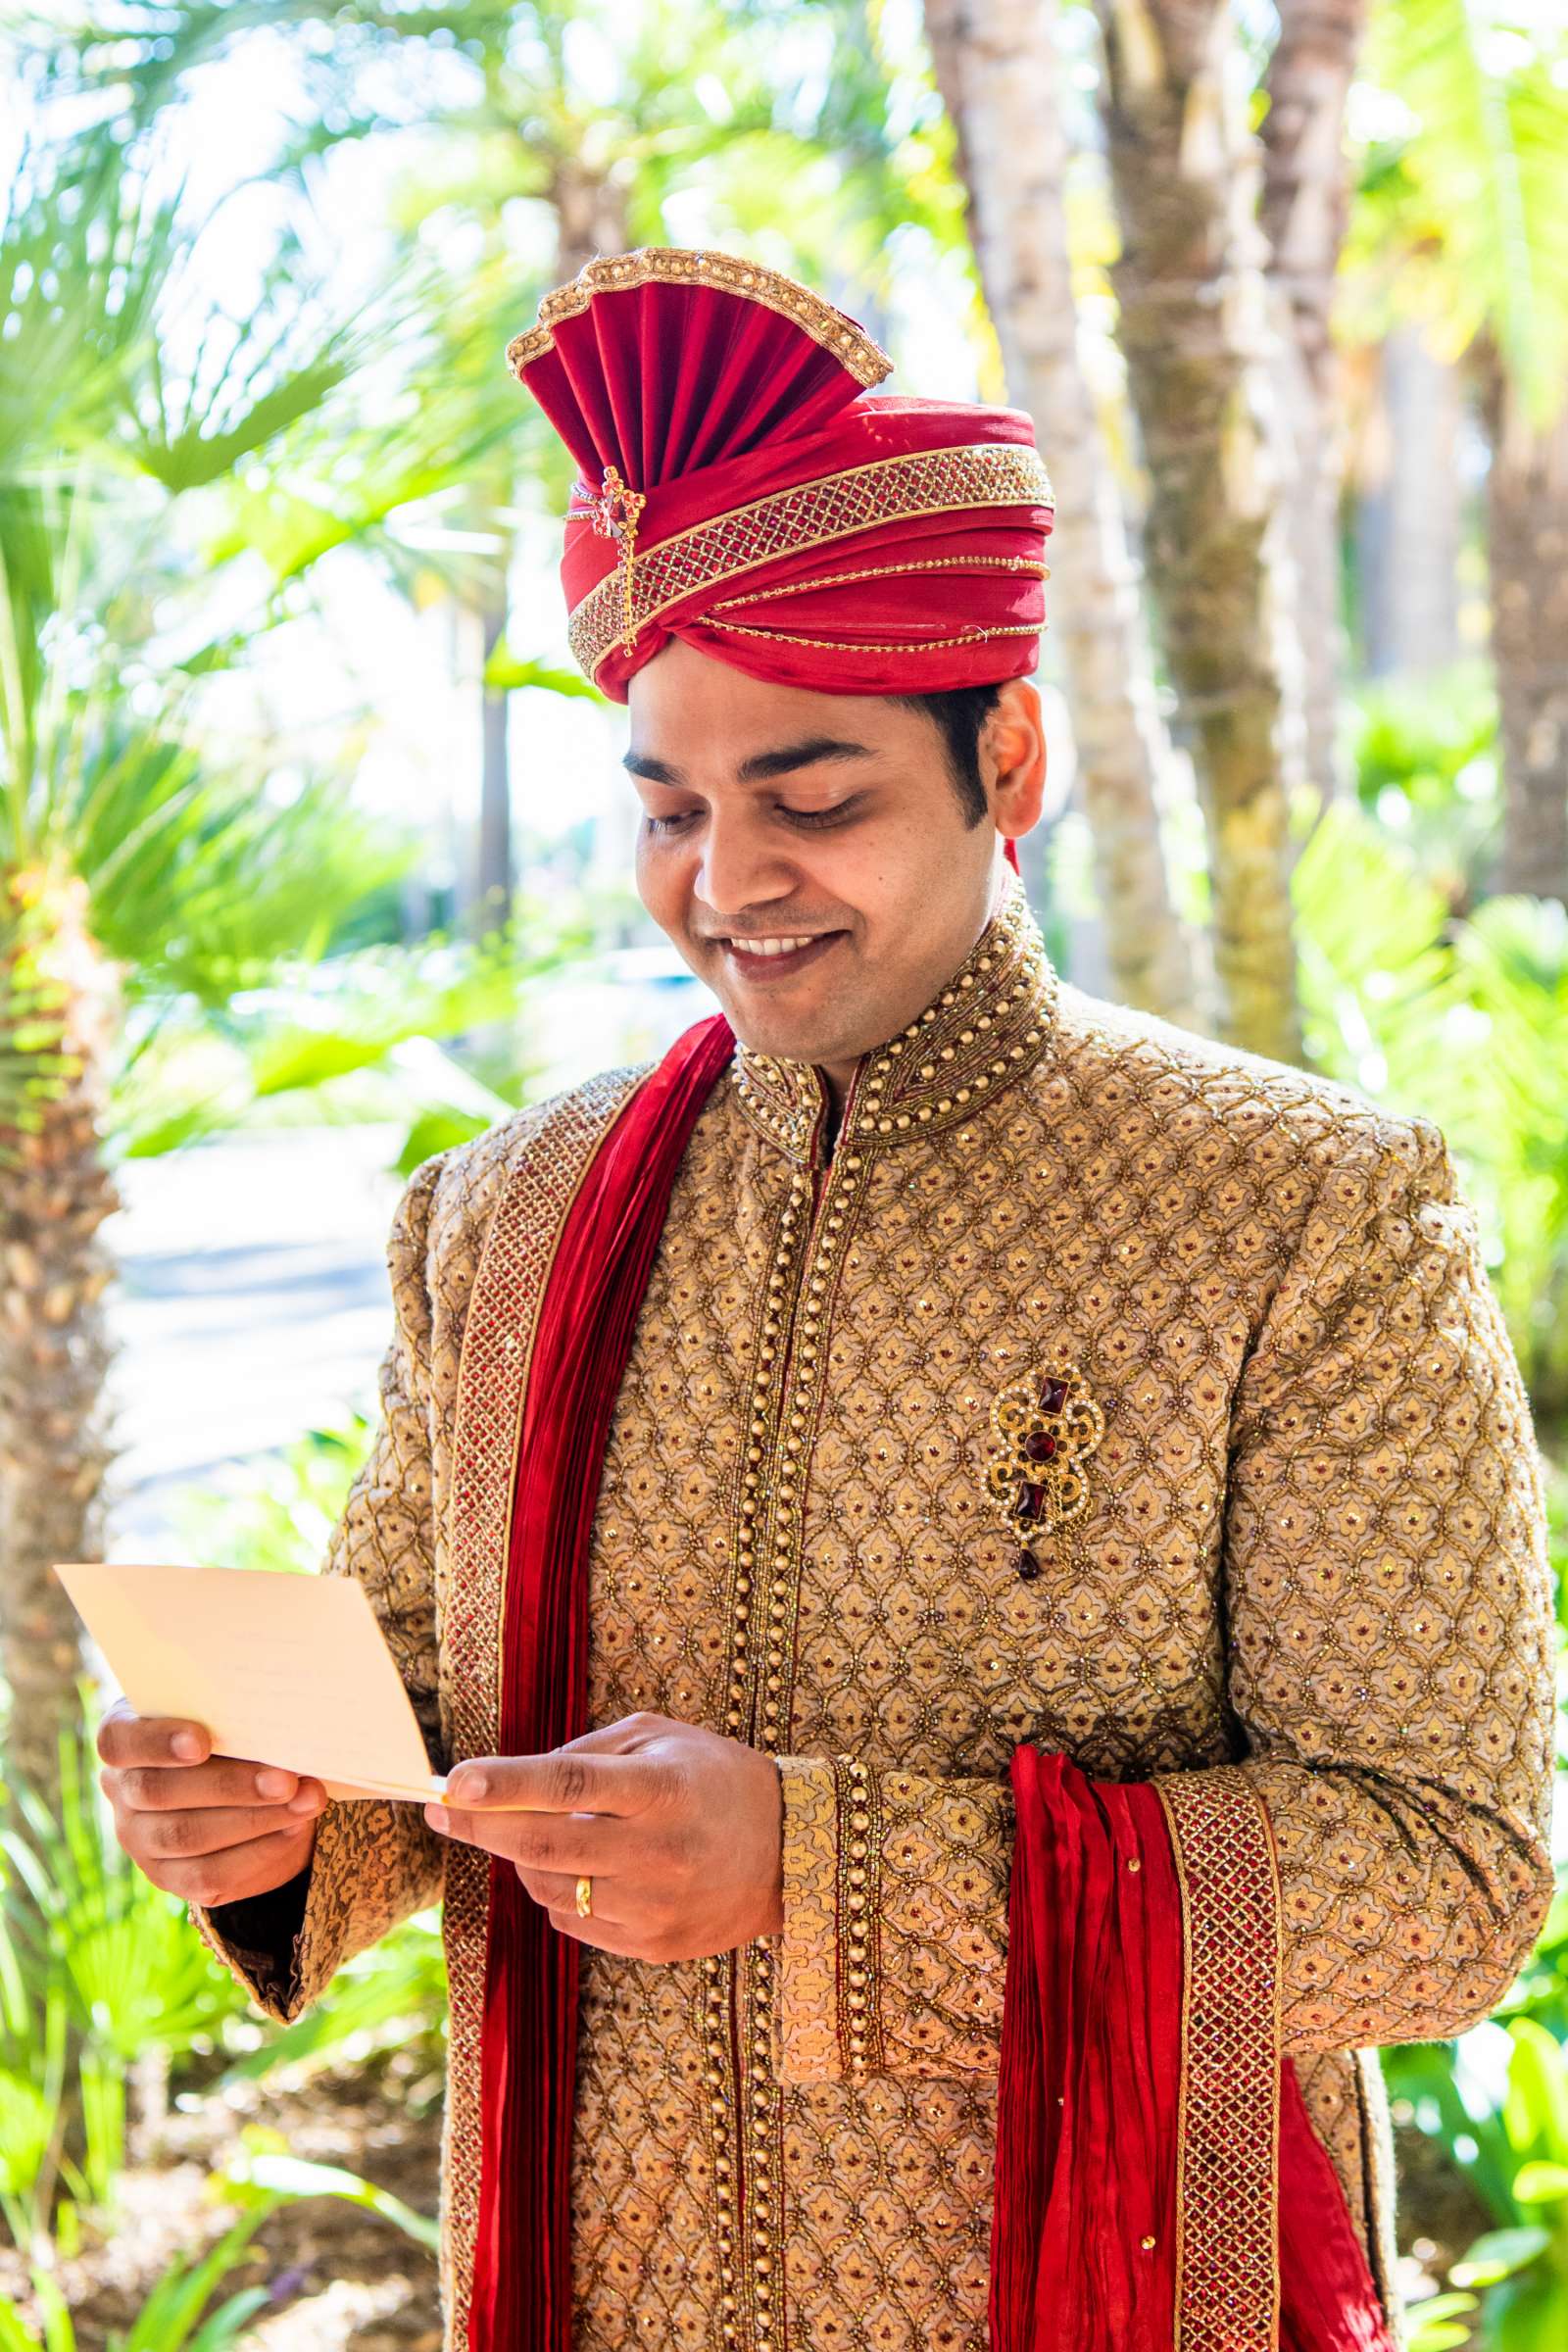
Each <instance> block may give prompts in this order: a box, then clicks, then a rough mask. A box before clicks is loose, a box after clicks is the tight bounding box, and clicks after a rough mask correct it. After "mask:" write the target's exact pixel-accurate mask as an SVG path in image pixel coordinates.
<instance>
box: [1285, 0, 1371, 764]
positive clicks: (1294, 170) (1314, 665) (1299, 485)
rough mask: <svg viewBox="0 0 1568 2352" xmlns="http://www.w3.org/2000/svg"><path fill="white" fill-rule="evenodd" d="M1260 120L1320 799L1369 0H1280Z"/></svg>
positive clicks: (1334, 649)
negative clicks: (1351, 159) (1342, 367)
mask: <svg viewBox="0 0 1568 2352" xmlns="http://www.w3.org/2000/svg"><path fill="white" fill-rule="evenodd" d="M1279 16H1280V30H1279V38H1278V40H1277V41H1276V42H1275V44H1274V54H1273V57H1272V59H1271V60H1270V63H1269V72H1268V113H1267V114H1266V116H1265V117H1264V119H1263V127H1262V143H1263V194H1262V217H1263V226H1264V229H1265V230H1266V232H1267V234H1268V240H1269V277H1270V281H1271V283H1272V285H1273V286H1274V287H1275V289H1276V291H1277V294H1278V296H1279V298H1280V302H1281V306H1282V308H1283V310H1284V313H1285V325H1286V331H1285V332H1284V333H1282V335H1281V337H1280V368H1279V388H1280V393H1281V405H1282V408H1283V411H1284V423H1285V431H1286V446H1287V449H1288V452H1289V456H1290V461H1291V469H1290V474H1289V484H1290V487H1289V492H1288V498H1287V520H1288V528H1289V533H1290V542H1291V554H1292V557H1293V560H1294V562H1295V564H1296V581H1297V592H1296V602H1297V611H1298V613H1299V624H1300V629H1301V639H1302V646H1301V652H1302V665H1303V680H1302V683H1303V689H1304V713H1303V715H1304V720H1305V764H1306V773H1307V777H1308V780H1309V781H1310V782H1311V783H1312V784H1314V785H1315V786H1316V787H1317V788H1318V790H1319V791H1320V792H1321V793H1322V794H1323V795H1324V797H1325V798H1329V797H1331V796H1332V795H1333V794H1334V793H1336V792H1337V791H1339V789H1340V787H1341V785H1342V783H1343V781H1344V778H1343V776H1342V774H1341V767H1342V761H1341V758H1340V752H1339V725H1338V720H1339V708H1340V685H1341V679H1342V677H1343V674H1344V669H1345V631H1344V629H1343V627H1342V626H1341V622H1340V563H1339V551H1340V491H1341V486H1342V483H1343V480H1344V472H1345V451H1344V446H1343V438H1342V434H1341V429H1340V417H1341V413H1342V404H1341V402H1340V400H1339V398H1338V382H1337V377H1338V368H1337V366H1336V355H1335V350H1334V345H1333V342H1332V339H1331V337H1330V333H1329V318H1330V312H1331V310H1332V306H1333V297H1334V278H1335V271H1336V270H1337V269H1338V267H1339V259H1340V247H1341V246H1342V244H1343V243H1344V241H1345V225H1346V219H1347V216H1348V210H1349V204H1348V186H1347V172H1346V163H1345V146H1344V129H1345V101H1346V96H1347V93H1348V89H1349V86H1350V75H1351V73H1352V71H1353V70H1354V66H1355V58H1356V51H1357V49H1358V48H1359V46H1360V41H1361V33H1362V29H1363V25H1364V24H1365V18H1366V0H1279Z"/></svg>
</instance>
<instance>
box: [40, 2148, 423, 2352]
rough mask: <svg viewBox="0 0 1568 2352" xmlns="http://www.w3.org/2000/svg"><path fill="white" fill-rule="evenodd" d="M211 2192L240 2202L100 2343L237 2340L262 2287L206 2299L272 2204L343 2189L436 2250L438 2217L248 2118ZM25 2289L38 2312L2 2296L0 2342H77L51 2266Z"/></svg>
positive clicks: (133, 2346) (161, 2349)
mask: <svg viewBox="0 0 1568 2352" xmlns="http://www.w3.org/2000/svg"><path fill="white" fill-rule="evenodd" d="M209 2186H210V2190H211V2192H212V2193H213V2194H214V2195H216V2196H219V2197H221V2198H222V2199H223V2200H224V2201H225V2202H228V2203H231V2204H238V2205H240V2206H241V2207H243V2209H244V2210H243V2211H242V2212H241V2213H240V2214H239V2216H238V2218H237V2219H236V2220H235V2221H234V2222H233V2223H232V2224H231V2225H230V2226H229V2228H228V2229H226V2230H225V2231H224V2232H223V2234H222V2236H221V2237H220V2238H219V2239H218V2240H217V2242H216V2243H215V2244H214V2245H213V2246H211V2247H209V2249H208V2251H207V2252H206V2253H205V2254H203V2255H200V2256H196V2255H186V2254H180V2255H176V2256H175V2258H174V2260H173V2262H172V2264H171V2265H170V2267H169V2270H168V2271H167V2272H166V2274H165V2275H164V2277H163V2278H161V2279H159V2280H158V2282H157V2284H156V2285H155V2286H154V2287H153V2289H152V2291H151V2293H150V2294H149V2295H148V2297H147V2299H146V2301H145V2302H144V2303H143V2305H142V2307H141V2309H140V2311H139V2312H138V2313H137V2315H136V2318H135V2320H134V2321H133V2322H132V2324H131V2327H130V2329H129V2331H128V2333H123V2332H121V2331H120V2330H119V2329H115V2330H112V2331H111V2333H110V2335H109V2337H108V2340H107V2343H106V2345H105V2348H104V2352H227V2347H228V2346H230V2345H232V2344H237V2343H239V2342H241V2341H243V2340H244V2337H245V2334H246V2331H247V2330H248V2328H249V2326H250V2323H251V2321H252V2320H253V2319H254V2318H255V2317H256V2316H257V2314H258V2313H259V2312H261V2311H264V2310H265V2309H266V2308H267V2306H268V2305H269V2304H270V2302H271V2301H272V2296H271V2293H270V2290H269V2288H268V2287H266V2286H262V2285H257V2286H247V2287H242V2288H240V2289H239V2290H238V2291H237V2292H235V2293H233V2294H231V2295H228V2296H226V2297H225V2298H224V2300H223V2301H222V2302H221V2304H219V2305H218V2307H217V2308H216V2310H214V2311H211V2312H208V2310H207V2306H208V2304H209V2302H210V2301H211V2299H212V2297H213V2295H214V2293H215V2292H216V2291H217V2289H218V2288H219V2287H220V2286H221V2284H222V2282H223V2280H224V2279H225V2278H227V2277H228V2276H229V2274H230V2273H231V2272H232V2271H234V2270H235V2269H236V2268H237V2266H238V2265H239V2264H240V2263H241V2262H242V2261H243V2260H244V2259H245V2257H246V2254H247V2250H248V2248H249V2246H250V2241H251V2239H252V2238H253V2237H254V2236H255V2234H256V2232H257V2230H258V2229H260V2227H261V2225H262V2224H263V2223H264V2222H265V2221H267V2220H268V2219H269V2218H270V2216H271V2215H272V2214H273V2213H275V2212H276V2211H277V2209H278V2207H279V2206H281V2205H288V2204H296V2203H298V2202H300V2201H301V2200H302V2199H304V2198H307V2197H320V2196H331V2197H341V2198H342V2199H344V2200H345V2201H346V2202H347V2203H349V2204H351V2205H358V2206H360V2207H361V2208H363V2210H364V2211H365V2212H367V2213H373V2214H375V2215H376V2217H377V2218H378V2219H379V2220H381V2221H385V2222H390V2223H391V2225H392V2226H393V2228H394V2229H400V2230H401V2231H402V2232H403V2234H404V2236H405V2237H408V2238H411V2239H412V2240H413V2241H414V2243H415V2244H416V2245H418V2246H422V2247H423V2248H424V2249H425V2251H426V2252H427V2253H432V2254H433V2253H435V2252H437V2251H438V2250H439V2242H440V2239H439V2229H438V2227H437V2224H436V2223H435V2222H434V2221H433V2220H432V2219H431V2218H430V2217H429V2216H428V2215H426V2214H422V2213H417V2212H416V2211H415V2209H414V2207H413V2206H411V2205H406V2204H405V2203H404V2201H403V2199H402V2198H401V2197H396V2196H394V2195H393V2194H392V2192H391V2191H390V2189H384V2188H378V2187H376V2185H375V2184H374V2182H373V2181H369V2180H364V2179H362V2177H361V2176H360V2175H359V2174H358V2173H354V2172H349V2171H347V2170H346V2169H345V2168H344V2167H342V2166H340V2165H330V2164H311V2163H308V2162H307V2161H306V2160H305V2159H304V2158H302V2157H297V2156H291V2155H289V2154H288V2153H287V2151H286V2149H285V2148H284V2146H283V2143H282V2141H281V2138H280V2136H279V2134H278V2133H276V2132H275V2131H268V2130H266V2129H265V2128H264V2127H260V2126H255V2125H252V2126H247V2128H246V2129H245V2131H243V2132H242V2133H241V2134H240V2138H239V2141H238V2143H237V2144H236V2146H235V2148H234V2149H233V2150H232V2152H231V2154H230V2156H229V2160H228V2162H227V2164H226V2166H225V2167H224V2169H223V2171H222V2172H221V2173H220V2174H218V2175H217V2176H215V2178H214V2179H213V2180H212V2181H211V2182H210V2184H209ZM30 2267H31V2276H32V2286H33V2295H34V2298H35V2300H36V2302H37V2305H38V2309H39V2312H40V2314H41V2317H42V2320H43V2328H44V2332H43V2336H42V2339H41V2344H40V2338H39V2337H38V2336H36V2335H35V2334H34V2333H33V2332H32V2331H31V2329H30V2328H29V2327H27V2325H26V2324H25V2321H24V2319H23V2317H22V2314H21V2312H20V2311H19V2310H18V2308H17V2306H16V2304H15V2303H13V2302H12V2301H11V2300H10V2299H9V2297H6V2296H0V2352H77V2338H76V2331H75V2326H74V2323H73V2320H72V2317H71V2314H70V2311H69V2310H68V2308H67V2306H66V2301H65V2297H64V2296H63V2295H62V2293H61V2291H60V2287H59V2284H58V2282H57V2281H56V2279H55V2278H54V2276H53V2275H52V2273H51V2271H50V2270H49V2269H48V2268H47V2267H46V2266H45V2265H44V2264H43V2263H41V2262H34V2263H33V2264H32V2265H31V2266H30Z"/></svg>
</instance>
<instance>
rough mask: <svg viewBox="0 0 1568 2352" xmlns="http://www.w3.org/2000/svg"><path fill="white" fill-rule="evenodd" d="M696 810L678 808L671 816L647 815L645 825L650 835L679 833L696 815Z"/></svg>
mask: <svg viewBox="0 0 1568 2352" xmlns="http://www.w3.org/2000/svg"><path fill="white" fill-rule="evenodd" d="M696 813H697V811H696V810H695V809H676V810H675V812H674V813H673V815H670V816H653V815H649V814H646V813H645V815H644V817H643V824H644V826H645V827H646V829H647V830H648V831H649V832H650V833H679V832H680V831H681V830H682V829H683V827H685V826H686V825H687V824H689V823H690V821H691V819H692V818H693V817H694V816H695V815H696Z"/></svg>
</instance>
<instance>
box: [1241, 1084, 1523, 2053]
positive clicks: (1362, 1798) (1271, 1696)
mask: <svg viewBox="0 0 1568 2352" xmlns="http://www.w3.org/2000/svg"><path fill="white" fill-rule="evenodd" d="M1377 1138H1378V1140H1377V1148H1376V1151H1375V1152H1366V1153H1363V1154H1362V1158H1363V1161H1365V1160H1367V1159H1370V1160H1371V1162H1372V1164H1371V1165H1370V1166H1367V1165H1364V1164H1363V1165H1359V1166H1350V1165H1344V1164H1342V1165H1341V1167H1340V1168H1339V1169H1338V1170H1337V1171H1336V1172H1335V1174H1334V1175H1333V1176H1331V1178H1330V1179H1329V1181H1328V1183H1327V1185H1326V1186H1325V1188H1324V1192H1323V1194H1322V1196H1321V1197H1320V1199H1319V1201H1318V1203H1317V1205H1316V1208H1315V1210H1314V1212H1313V1214H1312V1216H1311V1217H1310V1218H1309V1219H1308V1223H1307V1227H1306V1230H1305V1233H1304V1235H1303V1239H1302V1243H1301V1247H1300V1249H1299V1251H1298V1253H1297V1257H1296V1259H1295V1261H1294V1262H1293V1263H1292V1265H1291V1266H1290V1267H1289V1269H1288V1270H1287V1273H1286V1275H1285V1278H1284V1279H1283V1281H1282V1282H1281V1284H1280V1286H1279V1288H1278V1290H1277V1292H1276V1294H1275V1296H1274V1299H1273V1300H1272V1302H1271V1305H1270V1308H1269V1312H1268V1316H1267V1318H1266V1321H1265V1324H1264V1326H1263V1329H1262V1331H1261V1333H1260V1335H1259V1338H1258V1341H1257V1344H1256V1346H1255V1347H1254V1348H1253V1350H1252V1353H1251V1355H1250V1360H1249V1362H1248V1365H1247V1368H1246V1370H1245V1373H1244V1376H1243V1379H1242V1383H1241V1386H1240V1389H1239V1392H1238V1395H1237V1398H1236V1402H1235V1406H1234V1409H1233V1418H1232V1460H1231V1483H1230V1492H1229V1498H1228V1508H1227V1523H1226V1546H1225V1569H1226V1609H1227V1625H1228V1637H1229V1663H1228V1672H1229V1690H1230V1697H1231V1702H1232V1705H1233V1706H1234V1708H1235V1711H1236V1714H1237V1716H1238V1718H1239V1720H1240V1723H1241V1725H1242V1728H1243V1732H1244V1734H1245V1737H1246V1741H1247V1746H1248V1749H1249V1751H1250V1753H1249V1755H1248V1757H1247V1760H1246V1761H1245V1762H1244V1763H1242V1764H1240V1765H1238V1766H1236V1767H1233V1768H1228V1769H1234V1770H1236V1771H1240V1772H1243V1773H1245V1774H1246V1776H1247V1779H1248V1781H1249V1782H1250V1786H1251V1788H1252V1789H1253V1791H1254V1792H1255V1793H1256V1794H1257V1795H1258V1796H1259V1797H1260V1798H1261V1799H1262V1800H1263V1802H1264V1804H1265V1805H1266V1807H1267V1810H1268V1813H1269V1817H1270V1821H1271V1825H1272V1828H1273V1833H1274V1837H1275V1840H1276V1843H1277V1847H1278V1853H1279V1868H1280V1880H1281V1895H1282V1905H1283V1934H1284V1948H1283V1985H1282V1996H1283V2009H1282V2025H1283V2034H1284V2047H1285V2048H1286V2049H1287V2050H1290V2051H1300V2052H1304V2051H1309V2050H1323V2049H1335V2048H1345V2047H1349V2046H1351V2045H1353V2044H1357V2043H1364V2042H1369V2041H1370V2042H1390V2041H1421V2040H1428V2039H1435V2038H1439V2037H1442V2036H1446V2035H1447V2034H1454V2033H1457V2032H1459V2031H1460V2030H1461V2029H1462V2028H1464V2027H1466V2026H1468V2025H1471V2024H1473V2023H1474V2022H1475V2021H1476V2020H1478V2019H1479V2018H1481V2017H1484V2016H1485V2015H1486V2014H1487V2013H1488V2012H1489V2010H1491V2009H1492V2008H1494V2007H1495V2005H1496V2003H1497V2001H1498V2000H1499V1999H1500V1998H1501V1997H1502V1995H1503V1993H1504V1992H1505V1991H1506V1989H1507V1987H1508V1985H1509V1984H1510V1982H1511V1981H1512V1979H1513V1976H1514V1975H1515V1973H1516V1971H1517V1970H1518V1968H1519V1967H1520V1965H1521V1964H1522V1962H1523V1961H1524V1959H1525V1958H1526V1956H1527V1955H1528V1953H1529V1950H1530V1948H1531V1945H1532V1944H1533V1942H1534V1941H1535V1938H1536V1936H1537V1935H1538V1933H1539V1931H1540V1928H1541V1925H1542V1921H1543V1918H1544V1912H1545V1908H1546V1905H1547V1903H1548V1902H1549V1900H1550V1896H1551V1887H1552V1878H1551V1866H1550V1859H1549V1845H1548V1820H1549V1810H1550V1802H1551V1752H1552V1746H1551V1730H1552V1705H1553V1693H1552V1677H1553V1667H1552V1657H1553V1646H1554V1645H1553V1642H1552V1609H1551V1594H1550V1583H1549V1577H1548V1572H1547V1566H1546V1558H1545V1524H1544V1504H1543V1496H1542V1486H1541V1475H1540V1464H1539V1458H1538V1456H1537V1453H1536V1450H1535V1444H1534V1434H1533V1430H1532V1426H1531V1417H1530V1409H1529V1405H1528V1402H1527V1400H1526V1397H1525V1391H1524V1386H1523V1383H1522V1381H1521V1379H1520V1375H1519V1369H1518V1366H1517V1364H1516V1362H1515V1360H1514V1356H1513V1351H1512V1348H1510V1345H1509V1342H1508V1338H1507V1334H1506V1332H1505V1330H1504V1327H1503V1323H1502V1318H1501V1315H1500V1312H1499V1310H1498V1308H1497V1305H1496V1301H1495V1299H1494V1297H1493V1294H1492V1292H1491V1290H1490V1288H1489V1286H1488V1283H1487V1279H1486V1275H1485V1272H1484V1270H1483V1267H1482V1262H1481V1256H1480V1250H1479V1246H1478V1241H1477V1236H1476V1229H1475V1221H1474V1218H1473V1216H1472V1213H1471V1211H1470V1210H1469V1209H1468V1208H1467V1207H1466V1206H1465V1205H1464V1203H1463V1202H1462V1201H1459V1200H1458V1199H1457V1198H1456V1197H1455V1188H1454V1174H1453V1168H1452V1165H1451V1162H1450V1161H1449V1158H1448V1154H1447V1152H1446V1147H1445V1145H1444V1142H1443V1138H1442V1137H1441V1135H1440V1134H1439V1133H1438V1131H1437V1129H1436V1128H1435V1127H1432V1126H1431V1125H1430V1124H1428V1123H1427V1122H1425V1121H1421V1120H1415V1121H1408V1122H1398V1123H1397V1124H1396V1123H1391V1122H1387V1121H1383V1122H1380V1123H1379V1126H1378V1130H1377Z"/></svg>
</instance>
